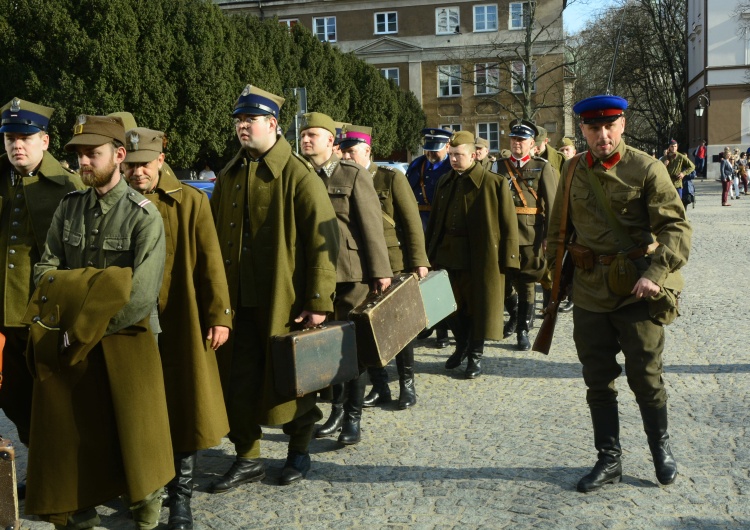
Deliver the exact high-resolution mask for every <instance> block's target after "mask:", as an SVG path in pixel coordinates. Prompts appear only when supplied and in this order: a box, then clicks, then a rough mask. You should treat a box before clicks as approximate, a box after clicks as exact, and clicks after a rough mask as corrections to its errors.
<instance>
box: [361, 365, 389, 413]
mask: <svg viewBox="0 0 750 530" xmlns="http://www.w3.org/2000/svg"><path fill="white" fill-rule="evenodd" d="M367 375H369V376H370V382H371V383H372V388H371V389H370V393H369V394H367V397H366V398H365V401H364V406H365V407H374V406H375V405H382V404H384V403H390V402H391V389H390V388H388V371H387V370H386V369H385V367H383V368H368V369H367Z"/></svg>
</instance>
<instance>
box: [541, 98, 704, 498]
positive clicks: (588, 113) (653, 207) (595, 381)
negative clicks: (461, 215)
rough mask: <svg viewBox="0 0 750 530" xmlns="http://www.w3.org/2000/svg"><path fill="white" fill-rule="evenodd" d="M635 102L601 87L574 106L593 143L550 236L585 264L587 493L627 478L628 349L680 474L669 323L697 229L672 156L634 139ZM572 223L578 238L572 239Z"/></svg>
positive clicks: (556, 211)
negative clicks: (672, 417)
mask: <svg viewBox="0 0 750 530" xmlns="http://www.w3.org/2000/svg"><path fill="white" fill-rule="evenodd" d="M627 107H628V102H627V100H625V99H623V98H621V97H618V96H612V95H599V96H592V97H589V98H586V99H584V100H581V101H579V102H578V103H576V104H575V105H574V106H573V111H574V112H575V113H576V114H578V115H579V116H580V125H579V126H580V129H581V133H582V134H583V137H584V138H585V139H586V143H587V144H588V147H589V149H588V151H586V152H585V153H583V154H582V156H579V157H575V158H573V159H571V160H569V161H567V162H566V163H565V166H564V167H563V176H564V178H563V180H562V181H561V183H560V189H559V190H558V192H557V195H556V200H555V205H554V207H553V210H552V218H551V220H550V227H549V239H548V244H547V259H548V263H549V267H550V268H552V269H554V266H555V264H556V260H557V258H558V256H557V254H558V249H559V247H560V245H566V247H567V250H568V252H569V253H570V255H571V257H572V258H573V263H574V264H575V269H574V273H573V290H572V293H573V302H574V303H575V306H574V307H573V341H574V342H575V346H576V350H577V352H578V358H579V360H580V361H581V364H582V373H583V380H584V382H585V383H586V387H587V392H586V401H587V402H588V405H589V409H590V413H591V421H592V423H593V427H594V429H593V430H594V446H595V447H596V449H597V452H598V455H597V462H596V464H595V465H594V467H593V469H592V470H591V472H590V473H588V474H587V475H586V476H584V477H583V478H582V479H581V480H580V481H579V482H578V486H577V489H578V491H580V492H584V493H585V492H589V491H594V490H597V489H599V488H601V487H602V486H603V485H605V484H609V483H617V482H619V481H620V480H621V478H622V462H621V456H622V449H621V447H620V436H619V435H620V420H619V413H618V405H617V390H616V388H615V381H616V380H617V378H618V377H619V375H620V374H621V373H622V367H621V366H620V364H619V363H618V362H617V355H618V354H619V353H620V352H622V353H623V355H624V357H625V369H626V372H627V382H628V385H629V386H630V389H631V390H632V391H633V393H634V394H635V399H636V401H637V402H638V406H639V408H640V412H641V418H642V419H643V427H644V430H645V432H646V436H647V439H648V445H649V448H650V449H651V454H652V457H653V463H654V468H655V470H656V478H657V480H658V481H659V483H661V484H671V483H672V482H674V480H675V478H676V477H677V465H676V463H675V459H674V456H673V455H672V449H671V445H670V442H669V434H668V433H667V392H666V389H665V387H664V379H663V376H662V369H663V368H662V367H663V364H662V351H663V350H664V328H663V325H666V324H668V323H670V322H671V321H672V320H673V319H674V318H675V317H676V316H677V305H676V298H675V294H674V293H675V292H676V293H677V295H679V291H681V290H682V286H683V283H684V282H683V279H682V276H681V274H680V272H679V269H680V268H681V267H683V266H684V265H685V263H686V262H687V259H688V254H689V253H690V239H691V235H692V230H691V228H690V224H689V223H688V222H687V220H686V218H685V209H684V207H683V205H682V202H681V201H680V198H679V197H678V195H677V193H676V191H675V189H674V186H673V185H672V183H671V182H670V178H669V175H668V173H667V171H666V169H665V168H664V164H662V163H661V162H658V161H656V160H654V159H653V158H652V157H651V156H649V155H648V154H646V153H644V152H643V151H639V150H637V149H634V148H632V147H630V146H628V145H626V144H625V141H624V139H623V133H624V131H625V110H626V109H627ZM570 164H575V167H574V168H570ZM570 169H572V170H573V173H572V174H570V176H568V173H569V171H570ZM563 212H566V215H565V220H564V221H563ZM563 223H565V224H564V225H563ZM561 225H562V226H563V227H565V240H561V238H560V235H561V234H560V227H561ZM571 231H574V233H575V238H576V239H575V243H570V242H569V241H570V238H569V236H570V235H571ZM562 251H563V249H560V251H559V254H560V255H562ZM560 266H562V264H561V263H560ZM630 458H631V459H632V458H634V453H632V452H631V453H630Z"/></svg>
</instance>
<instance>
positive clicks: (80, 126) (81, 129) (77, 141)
mask: <svg viewBox="0 0 750 530" xmlns="http://www.w3.org/2000/svg"><path fill="white" fill-rule="evenodd" d="M112 140H117V141H118V142H120V143H121V144H122V145H125V128H124V127H123V125H122V118H119V117H112V116H89V115H87V114H81V115H80V116H78V120H77V121H76V124H75V126H74V127H73V139H72V140H70V141H69V142H68V143H67V144H65V150H66V151H68V152H72V151H75V150H76V146H78V145H104V144H108V143H109V142H111V141H112Z"/></svg>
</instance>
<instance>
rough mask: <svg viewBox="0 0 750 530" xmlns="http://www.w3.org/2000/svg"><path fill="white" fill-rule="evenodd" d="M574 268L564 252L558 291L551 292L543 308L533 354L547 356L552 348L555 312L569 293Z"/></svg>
mask: <svg viewBox="0 0 750 530" xmlns="http://www.w3.org/2000/svg"><path fill="white" fill-rule="evenodd" d="M574 268H575V266H574V265H573V259H572V258H571V257H570V254H569V253H568V252H566V253H565V257H564V258H563V264H562V271H561V274H560V283H559V286H558V289H553V290H552V297H551V299H550V301H549V305H547V307H545V308H544V320H543V321H542V325H541V326H540V327H539V333H537V335H536V339H534V345H533V346H532V347H531V349H532V350H534V351H535V352H539V353H543V354H544V355H549V350H550V347H551V346H552V336H553V335H554V334H555V325H557V312H558V310H559V309H560V302H561V301H563V300H565V297H566V296H567V295H568V293H569V291H570V284H571V282H572V281H573V269H574Z"/></svg>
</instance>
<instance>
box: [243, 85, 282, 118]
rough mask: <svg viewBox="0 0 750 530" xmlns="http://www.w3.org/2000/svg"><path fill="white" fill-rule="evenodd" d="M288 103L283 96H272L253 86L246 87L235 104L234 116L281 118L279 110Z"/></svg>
mask: <svg viewBox="0 0 750 530" xmlns="http://www.w3.org/2000/svg"><path fill="white" fill-rule="evenodd" d="M284 101H286V100H285V99H284V98H282V97H281V96H277V95H275V94H271V93H270V92H266V91H265V90H261V89H260V88H258V87H256V86H253V85H246V86H245V88H244V89H243V90H242V94H240V97H239V98H237V103H235V104H234V111H233V112H232V116H237V114H249V115H250V116H273V117H274V118H277V119H278V117H279V109H281V106H282V105H283V104H284Z"/></svg>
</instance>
